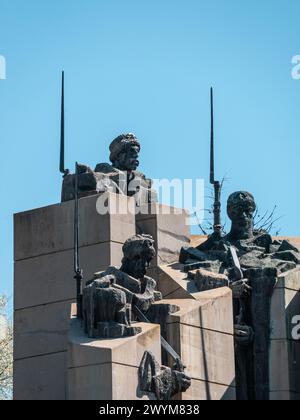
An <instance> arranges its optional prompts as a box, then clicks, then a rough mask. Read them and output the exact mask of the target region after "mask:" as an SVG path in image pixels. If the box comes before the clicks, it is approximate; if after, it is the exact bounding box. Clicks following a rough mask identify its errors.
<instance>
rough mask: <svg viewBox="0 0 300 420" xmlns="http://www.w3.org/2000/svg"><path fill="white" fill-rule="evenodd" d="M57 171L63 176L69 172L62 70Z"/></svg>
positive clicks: (63, 75) (63, 73) (63, 74)
mask: <svg viewBox="0 0 300 420" xmlns="http://www.w3.org/2000/svg"><path fill="white" fill-rule="evenodd" d="M59 171H60V172H61V173H62V174H63V177H65V176H67V175H68V174H69V172H70V171H69V170H68V169H65V72H64V71H63V72H62V78H61V117H60V161H59Z"/></svg>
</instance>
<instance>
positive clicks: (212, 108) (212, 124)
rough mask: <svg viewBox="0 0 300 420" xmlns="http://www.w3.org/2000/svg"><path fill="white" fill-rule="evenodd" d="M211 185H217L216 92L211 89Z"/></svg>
mask: <svg viewBox="0 0 300 420" xmlns="http://www.w3.org/2000/svg"><path fill="white" fill-rule="evenodd" d="M210 183H211V184H214V183H215V137H214V91H213V88H210Z"/></svg>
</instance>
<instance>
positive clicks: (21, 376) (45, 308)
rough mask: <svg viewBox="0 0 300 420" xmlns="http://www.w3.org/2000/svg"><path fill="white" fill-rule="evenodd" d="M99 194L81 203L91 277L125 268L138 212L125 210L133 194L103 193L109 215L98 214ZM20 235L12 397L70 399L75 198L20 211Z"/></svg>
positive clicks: (84, 259)
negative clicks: (68, 367)
mask: <svg viewBox="0 0 300 420" xmlns="http://www.w3.org/2000/svg"><path fill="white" fill-rule="evenodd" d="M98 199H99V196H92V197H86V198H82V199H80V201H79V208H80V264H81V267H82V268H83V271H84V278H85V280H90V279H91V278H92V276H93V274H94V273H95V272H96V271H100V270H105V269H106V268H107V267H108V266H109V265H116V266H119V265H120V264H121V259H122V245H123V243H124V242H125V241H126V240H127V239H128V238H129V237H131V236H133V235H134V234H135V217H134V211H133V210H132V211H131V212H128V211H127V208H128V206H133V207H132V208H134V205H135V203H134V199H133V198H128V197H125V196H121V195H116V194H110V193H108V194H105V195H104V196H102V199H105V200H106V204H107V206H108V208H109V210H110V214H107V215H100V214H99V213H98V212H97V210H96V203H97V200H98ZM116 205H118V207H117V209H118V211H117V213H116V212H114V207H115V206H116ZM14 236H15V249H14V259H15V280H14V311H15V312H14V328H15V334H14V398H15V399H22V400H30V399H33V400H41V399H46V400H64V399H66V363H67V344H68V339H67V334H68V329H69V321H70V312H71V311H70V307H71V304H72V303H73V302H74V300H75V296H76V286H75V280H74V279H73V276H74V268H73V267H74V252H73V246H74V239H73V238H74V202H73V201H70V202H66V203H62V204H57V205H53V206H49V207H45V208H41V209H36V210H31V211H28V212H24V213H19V214H16V215H15V218H14Z"/></svg>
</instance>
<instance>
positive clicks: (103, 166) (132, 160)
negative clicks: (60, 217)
mask: <svg viewBox="0 0 300 420" xmlns="http://www.w3.org/2000/svg"><path fill="white" fill-rule="evenodd" d="M140 150H141V145H140V143H139V141H138V139H137V138H136V136H135V135H134V134H131V133H129V134H121V135H120V136H118V137H117V138H116V139H115V140H113V142H112V143H111V145H110V161H111V164H108V163H99V164H98V165H97V166H96V168H95V170H93V169H91V168H90V167H88V166H85V165H79V179H78V189H79V198H81V197H85V196H87V195H94V194H100V193H103V192H107V191H111V192H114V193H117V194H123V195H128V196H129V197H135V199H136V204H137V206H141V205H143V204H149V203H152V202H156V201H157V196H156V193H155V192H154V191H153V189H152V181H151V180H150V179H147V178H146V177H145V175H144V174H142V173H141V172H138V171H137V169H138V166H139V153H140ZM74 190H75V180H74V175H72V174H68V173H67V174H66V175H65V176H64V180H63V187H62V201H69V200H73V199H74V197H75V192H74Z"/></svg>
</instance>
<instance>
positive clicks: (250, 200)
mask: <svg viewBox="0 0 300 420" xmlns="http://www.w3.org/2000/svg"><path fill="white" fill-rule="evenodd" d="M255 210H256V204H255V200H254V197H253V195H252V194H250V193H249V192H246V191H238V192H235V193H233V194H231V195H230V197H229V198H228V202H227V214H228V217H229V218H230V220H231V221H232V228H231V232H230V236H231V238H232V239H233V240H240V239H250V238H252V237H253V216H254V212H255Z"/></svg>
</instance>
